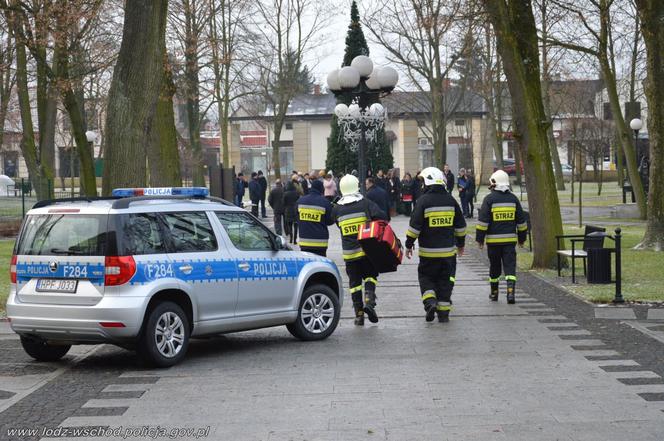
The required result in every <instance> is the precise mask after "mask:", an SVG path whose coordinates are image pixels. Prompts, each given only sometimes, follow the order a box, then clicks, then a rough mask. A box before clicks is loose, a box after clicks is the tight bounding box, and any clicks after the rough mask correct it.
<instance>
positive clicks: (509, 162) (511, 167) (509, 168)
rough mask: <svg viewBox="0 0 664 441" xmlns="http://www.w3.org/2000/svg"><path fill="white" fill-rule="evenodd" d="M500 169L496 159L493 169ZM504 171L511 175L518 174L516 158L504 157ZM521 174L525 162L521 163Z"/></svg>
mask: <svg viewBox="0 0 664 441" xmlns="http://www.w3.org/2000/svg"><path fill="white" fill-rule="evenodd" d="M496 170H498V165H497V164H496V161H494V162H493V171H496ZM503 171H505V173H507V174H508V175H510V176H516V162H515V161H514V159H503ZM521 174H524V173H523V163H521Z"/></svg>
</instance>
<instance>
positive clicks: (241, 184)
mask: <svg viewBox="0 0 664 441" xmlns="http://www.w3.org/2000/svg"><path fill="white" fill-rule="evenodd" d="M245 188H247V181H245V180H244V174H243V173H238V174H237V180H236V181H235V205H237V206H238V207H241V206H242V199H243V198H244V190H245Z"/></svg>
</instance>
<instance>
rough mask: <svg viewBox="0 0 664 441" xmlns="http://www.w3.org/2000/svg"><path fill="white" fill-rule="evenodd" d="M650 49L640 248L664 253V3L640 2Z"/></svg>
mask: <svg viewBox="0 0 664 441" xmlns="http://www.w3.org/2000/svg"><path fill="white" fill-rule="evenodd" d="M636 4H637V5H638V7H639V8H638V9H639V16H640V17H641V22H642V25H641V31H642V33H643V39H644V41H645V44H646V48H647V49H648V55H647V72H648V78H647V80H646V99H647V101H648V134H649V135H650V173H649V175H650V185H649V187H650V188H649V194H648V223H647V227H646V233H645V235H644V237H643V240H642V241H641V243H640V244H639V245H638V246H637V248H641V249H652V250H656V251H662V249H664V170H663V169H664V84H663V83H662V78H664V56H663V55H662V54H664V27H662V22H664V3H662V2H661V1H657V0H637V1H636Z"/></svg>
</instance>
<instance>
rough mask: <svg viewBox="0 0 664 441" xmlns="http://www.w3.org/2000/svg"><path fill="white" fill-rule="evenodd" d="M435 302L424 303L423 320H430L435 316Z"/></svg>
mask: <svg viewBox="0 0 664 441" xmlns="http://www.w3.org/2000/svg"><path fill="white" fill-rule="evenodd" d="M436 307H437V305H436V302H427V303H425V304H424V310H425V311H426V315H425V316H424V320H426V321H427V322H432V321H433V318H434V317H435V316H436Z"/></svg>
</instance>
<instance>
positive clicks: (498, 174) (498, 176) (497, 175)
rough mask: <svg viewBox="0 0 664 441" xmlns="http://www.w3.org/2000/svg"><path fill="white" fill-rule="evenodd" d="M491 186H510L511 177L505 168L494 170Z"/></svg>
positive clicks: (490, 179)
mask: <svg viewBox="0 0 664 441" xmlns="http://www.w3.org/2000/svg"><path fill="white" fill-rule="evenodd" d="M489 186H491V187H503V188H504V187H509V186H510V177H509V175H508V174H507V173H505V171H504V170H497V171H495V172H493V174H492V175H491V177H490V178H489Z"/></svg>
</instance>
